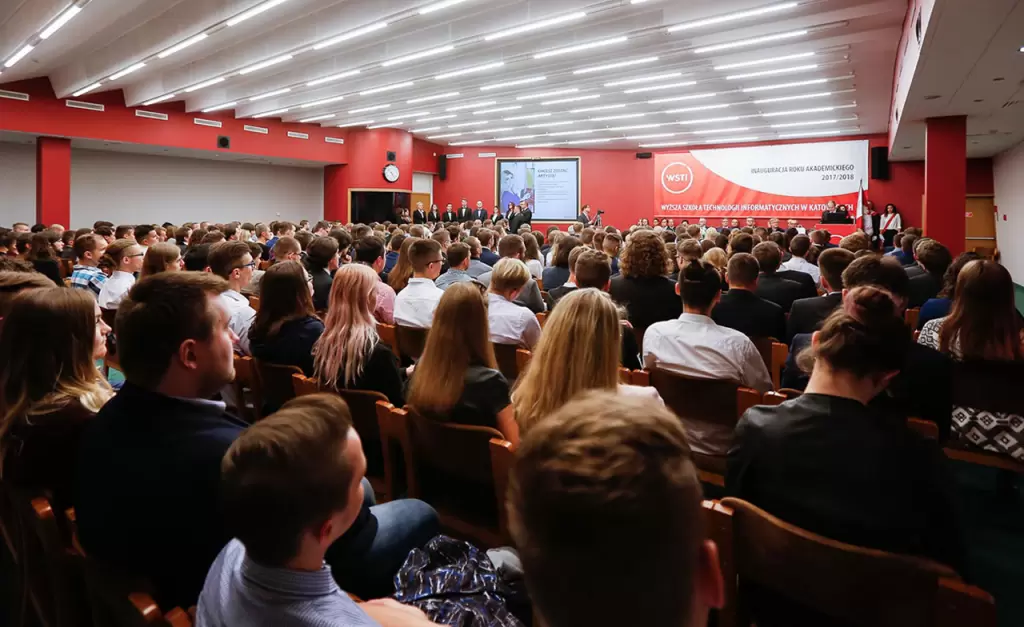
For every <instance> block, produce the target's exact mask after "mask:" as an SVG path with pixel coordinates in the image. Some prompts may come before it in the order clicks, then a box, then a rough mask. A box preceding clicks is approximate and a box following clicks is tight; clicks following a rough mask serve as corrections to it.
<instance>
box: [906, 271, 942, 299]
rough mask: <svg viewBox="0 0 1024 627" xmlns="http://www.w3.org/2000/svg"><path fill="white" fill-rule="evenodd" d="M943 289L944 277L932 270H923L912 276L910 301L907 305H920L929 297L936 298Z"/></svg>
mask: <svg viewBox="0 0 1024 627" xmlns="http://www.w3.org/2000/svg"><path fill="white" fill-rule="evenodd" d="M940 290H942V277H941V276H937V275H934V274H932V273H930V272H922V273H921V274H918V275H917V276H912V277H910V302H909V303H908V304H907V307H920V306H921V305H923V304H925V302H927V301H928V300H929V299H931V298H935V297H936V296H938V295H939V291H940Z"/></svg>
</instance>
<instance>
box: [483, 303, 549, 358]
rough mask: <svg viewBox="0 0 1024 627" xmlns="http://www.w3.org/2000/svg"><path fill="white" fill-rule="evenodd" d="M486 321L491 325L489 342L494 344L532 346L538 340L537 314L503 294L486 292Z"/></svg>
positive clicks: (538, 324)
mask: <svg viewBox="0 0 1024 627" xmlns="http://www.w3.org/2000/svg"><path fill="white" fill-rule="evenodd" d="M487 321H488V323H489V324H490V327H491V342H492V343H494V344H515V345H517V346H522V347H525V348H533V347H534V346H536V345H537V342H539V341H540V323H539V322H537V316H535V315H534V314H533V312H532V311H530V310H529V309H527V308H526V307H520V306H519V305H517V304H515V303H513V302H510V301H509V300H508V299H506V298H505V297H504V296H499V295H498V294H487Z"/></svg>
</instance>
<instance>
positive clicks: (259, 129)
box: [242, 124, 270, 135]
mask: <svg viewBox="0 0 1024 627" xmlns="http://www.w3.org/2000/svg"><path fill="white" fill-rule="evenodd" d="M242 130H245V131H249V132H250V133H259V134H260V135H266V134H267V133H269V132H270V131H269V130H267V129H266V128H264V127H262V126H252V125H249V124H246V125H245V126H243V127H242Z"/></svg>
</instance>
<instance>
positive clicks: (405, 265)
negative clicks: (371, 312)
mask: <svg viewBox="0 0 1024 627" xmlns="http://www.w3.org/2000/svg"><path fill="white" fill-rule="evenodd" d="M416 226H419V225H416ZM420 230H421V231H422V228H421V229H420ZM418 239H423V238H421V237H416V236H410V237H407V238H405V241H403V242H402V248H401V250H399V251H398V261H397V262H395V267H394V268H392V269H391V272H388V286H390V287H391V289H392V290H393V291H394V292H395V295H396V296H395V297H396V298H397V295H398V294H399V293H400V292H401V291H402V290H404V289H405V287H406V286H407V285H408V284H409V279H411V278H412V262H411V261H410V260H409V250H410V249H411V248H412V245H413V244H415V243H416V240H418ZM438 254H440V253H438ZM392 315H394V311H393V310H392Z"/></svg>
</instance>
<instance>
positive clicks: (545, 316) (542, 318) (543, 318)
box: [537, 311, 548, 329]
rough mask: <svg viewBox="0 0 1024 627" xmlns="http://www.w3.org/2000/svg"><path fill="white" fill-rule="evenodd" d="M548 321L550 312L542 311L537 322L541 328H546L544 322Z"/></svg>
mask: <svg viewBox="0 0 1024 627" xmlns="http://www.w3.org/2000/svg"><path fill="white" fill-rule="evenodd" d="M547 321H548V312H546V311H542V312H540V313H539V314H537V322H538V323H539V324H540V328H542V329H543V328H544V323H545V322H547Z"/></svg>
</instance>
